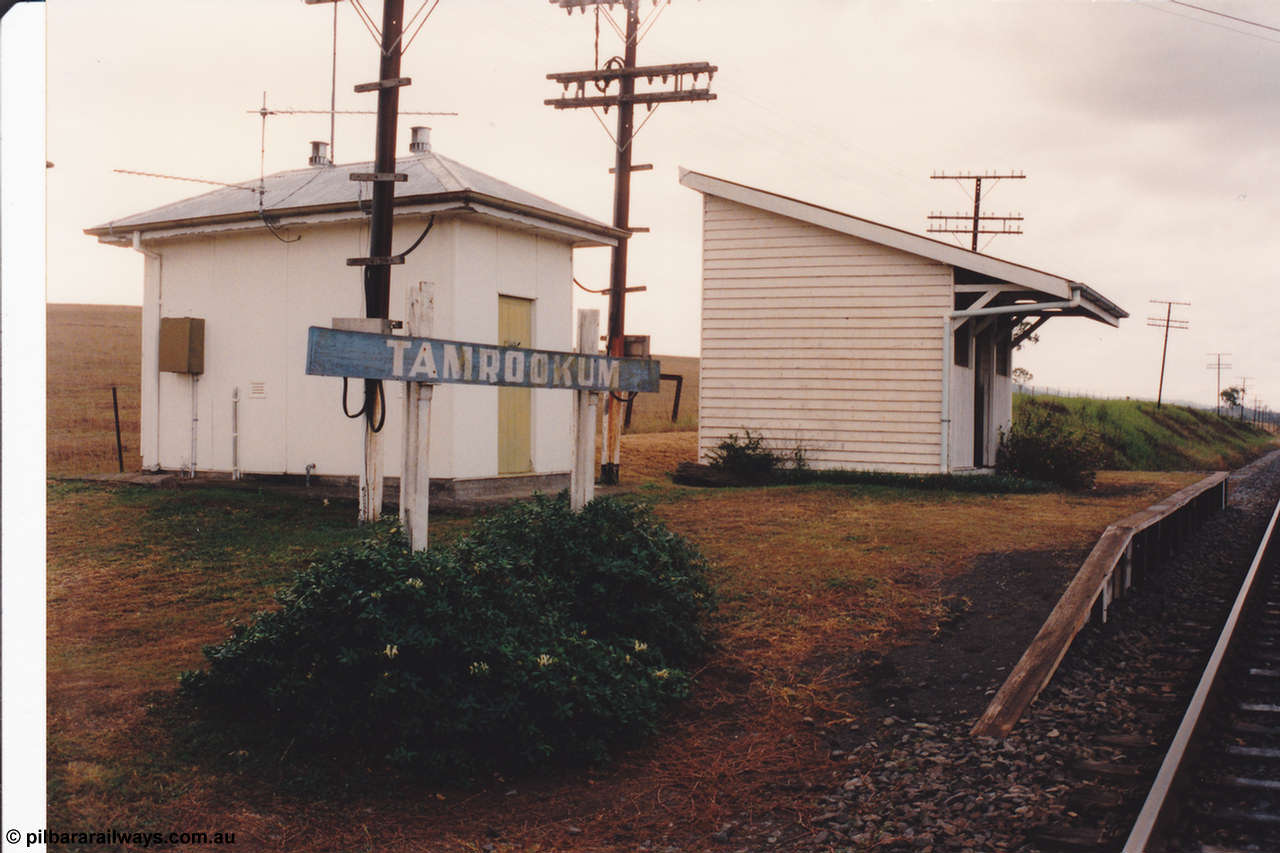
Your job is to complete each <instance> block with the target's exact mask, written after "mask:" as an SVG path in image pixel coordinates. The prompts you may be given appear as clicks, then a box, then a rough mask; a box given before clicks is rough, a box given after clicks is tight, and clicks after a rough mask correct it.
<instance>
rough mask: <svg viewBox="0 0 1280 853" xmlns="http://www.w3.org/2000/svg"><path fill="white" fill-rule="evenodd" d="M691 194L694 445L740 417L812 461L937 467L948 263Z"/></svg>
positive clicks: (723, 433) (705, 446)
mask: <svg viewBox="0 0 1280 853" xmlns="http://www.w3.org/2000/svg"><path fill="white" fill-rule="evenodd" d="M703 205H704V208H703V210H704V215H703V291H702V300H703V301H702V368H701V369H702V376H701V382H702V390H701V401H700V412H699V450H700V452H701V453H702V454H706V453H707V452H708V451H710V450H712V449H714V448H715V447H716V445H718V444H719V443H720V442H721V441H724V440H725V439H726V438H727V437H728V436H729V435H730V434H731V433H737V434H739V435H741V434H742V432H743V430H746V429H749V430H751V431H752V432H753V433H760V434H762V435H764V436H765V437H766V438H767V440H768V442H769V444H770V445H771V446H772V447H773V448H774V449H775V450H776V451H781V452H784V453H785V452H788V451H790V450H791V449H792V448H795V447H800V448H802V449H803V451H804V454H805V461H806V462H807V463H808V464H810V465H811V466H813V467H815V468H862V469H882V470H895V471H906V472H929V471H937V469H938V457H939V453H940V452H941V446H940V436H939V432H938V423H939V419H940V417H941V408H942V383H941V365H942V339H941V334H940V331H941V328H942V325H941V324H942V318H943V317H944V315H945V314H946V313H947V312H948V311H949V310H951V308H952V268H951V266H950V265H948V264H944V263H940V262H937V261H934V260H930V259H928V258H924V257H921V256H919V255H914V254H910V253H908V252H904V251H901V250H898V249H894V248H890V247H888V246H883V245H880V244H878V243H874V242H871V241H868V240H864V239H861V238H858V237H854V236H851V235H848V234H842V233H839V232H836V231H832V230H829V229H826V228H822V227H820V226H817V225H813V224H810V223H806V222H801V221H799V220H796V219H791V218H788V217H785V216H781V215H778V214H775V213H771V212H769V211H765V210H761V209H759V208H756V207H752V206H749V205H745V204H740V203H737V202H734V201H729V200H727V199H724V198H720V197H718V196H715V195H711V194H709V193H704V194H703Z"/></svg>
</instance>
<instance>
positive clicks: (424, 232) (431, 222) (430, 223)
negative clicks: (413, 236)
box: [395, 214, 436, 260]
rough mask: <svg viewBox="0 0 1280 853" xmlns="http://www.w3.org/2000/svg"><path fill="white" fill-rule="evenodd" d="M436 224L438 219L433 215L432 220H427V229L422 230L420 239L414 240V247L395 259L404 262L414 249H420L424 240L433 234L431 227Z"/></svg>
mask: <svg viewBox="0 0 1280 853" xmlns="http://www.w3.org/2000/svg"><path fill="white" fill-rule="evenodd" d="M435 224H436V217H435V214H432V215H431V218H430V219H428V220H427V227H426V228H423V229H422V233H421V234H419V235H418V239H417V240H414V241H413V245H412V246H410V247H409V248H407V249H405V250H404V251H403V252H401V253H400V254H398V255H396V256H395V257H397V258H399V259H400V260H404V259H405V257H406V256H407V255H408V254H409V253H410V252H412V251H413V250H414V249H416V248H418V246H419V245H420V244H421V243H422V241H423V240H425V239H427V235H428V234H430V233H431V226H433V225H435Z"/></svg>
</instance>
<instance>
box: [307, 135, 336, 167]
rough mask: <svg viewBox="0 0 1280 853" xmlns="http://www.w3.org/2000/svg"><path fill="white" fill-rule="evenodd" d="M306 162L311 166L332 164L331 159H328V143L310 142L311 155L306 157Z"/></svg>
mask: <svg viewBox="0 0 1280 853" xmlns="http://www.w3.org/2000/svg"><path fill="white" fill-rule="evenodd" d="M307 163H308V164H309V165H311V166H332V165H333V161H332V160H330V159H329V143H327V142H317V141H315V140H312V142H311V156H310V157H309V158H307Z"/></svg>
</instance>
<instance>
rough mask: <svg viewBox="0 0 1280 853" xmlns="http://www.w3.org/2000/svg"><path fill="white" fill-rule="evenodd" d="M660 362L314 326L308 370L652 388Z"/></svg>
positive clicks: (442, 380) (575, 387)
mask: <svg viewBox="0 0 1280 853" xmlns="http://www.w3.org/2000/svg"><path fill="white" fill-rule="evenodd" d="M659 371H660V367H659V363H658V362H657V361H653V360H651V359H647V358H610V357H609V356H604V355H584V354H582V353H576V352H556V351H553V350H536V349H523V348H521V347H502V346H494V345H493V344H478V343H464V342H461V341H442V340H436V339H435V338H414V337H409V336H408V335H382V334H375V333H370V332H352V331H346V330H340V329H329V328H324V327H322V326H312V327H311V329H310V331H309V332H308V335H307V373H308V374H310V375H312V376H345V377H348V378H352V379H393V380H400V381H402V382H429V383H432V384H462V385H493V386H516V387H521V388H562V389H566V390H571V391H657V390H658V374H659Z"/></svg>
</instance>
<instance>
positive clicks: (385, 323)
mask: <svg viewBox="0 0 1280 853" xmlns="http://www.w3.org/2000/svg"><path fill="white" fill-rule="evenodd" d="M333 328H335V329H344V330H346V331H350V332H373V333H375V334H386V333H388V332H389V331H391V321H390V320H384V319H380V318H377V317H334V318H333ZM354 381H355V382H356V384H357V385H358V386H360V387H361V388H363V386H364V383H363V381H362V380H359V379H356V380H354ZM379 396H380V395H379ZM369 402H370V403H372V404H373V405H374V406H375V407H376V408H375V411H374V412H373V414H372V415H366V416H365V417H364V468H363V469H362V470H361V472H360V509H359V513H360V514H359V520H360V523H361V524H372V523H374V522H376V521H377V520H378V519H379V518H381V517H382V432H381V431H378V432H374V431H373V424H376V423H378V421H383V420H384V417H383V409H384V405H383V403H384V401H382V400H379V399H374V400H371V401H369ZM384 422H385V421H384Z"/></svg>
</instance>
